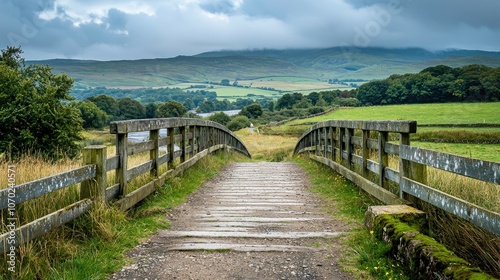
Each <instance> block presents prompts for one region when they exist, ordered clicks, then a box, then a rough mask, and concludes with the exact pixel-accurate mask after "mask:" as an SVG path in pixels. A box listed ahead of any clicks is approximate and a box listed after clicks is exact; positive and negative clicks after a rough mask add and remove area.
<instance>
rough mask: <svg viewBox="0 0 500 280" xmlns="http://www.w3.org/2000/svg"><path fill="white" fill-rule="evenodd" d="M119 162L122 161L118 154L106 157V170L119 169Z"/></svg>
mask: <svg viewBox="0 0 500 280" xmlns="http://www.w3.org/2000/svg"><path fill="white" fill-rule="evenodd" d="M119 162H120V159H119V158H118V156H113V157H110V158H108V159H106V171H111V170H115V169H117V168H118V164H119Z"/></svg>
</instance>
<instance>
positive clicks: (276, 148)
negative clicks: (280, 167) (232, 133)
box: [236, 129, 297, 161]
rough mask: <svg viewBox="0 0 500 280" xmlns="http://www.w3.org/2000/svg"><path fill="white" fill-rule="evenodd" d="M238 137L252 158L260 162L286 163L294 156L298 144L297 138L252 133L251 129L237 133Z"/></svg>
mask: <svg viewBox="0 0 500 280" xmlns="http://www.w3.org/2000/svg"><path fill="white" fill-rule="evenodd" d="M236 135H237V136H238V137H239V138H240V139H241V140H242V141H243V143H245V145H246V147H247V149H248V150H249V152H250V154H251V155H252V158H253V159H254V160H259V161H263V160H267V161H284V160H285V159H286V158H289V157H290V156H291V155H292V153H293V149H294V148H295V144H296V142H297V139H296V138H295V137H290V136H286V135H285V136H280V135H266V134H260V133H251V132H250V130H249V129H242V130H240V131H237V132H236Z"/></svg>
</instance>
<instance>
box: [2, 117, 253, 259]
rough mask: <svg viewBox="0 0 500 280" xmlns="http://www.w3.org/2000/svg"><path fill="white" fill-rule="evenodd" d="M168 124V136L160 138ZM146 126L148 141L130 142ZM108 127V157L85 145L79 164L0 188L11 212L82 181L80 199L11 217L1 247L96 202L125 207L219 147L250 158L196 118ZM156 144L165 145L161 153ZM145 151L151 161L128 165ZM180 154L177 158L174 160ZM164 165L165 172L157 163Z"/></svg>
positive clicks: (229, 137) (226, 134) (218, 128)
mask: <svg viewBox="0 0 500 280" xmlns="http://www.w3.org/2000/svg"><path fill="white" fill-rule="evenodd" d="M162 129H166V130H167V136H166V137H160V130H162ZM141 131H149V140H148V141H144V142H139V143H130V142H129V141H128V134H129V133H132V132H141ZM110 132H111V133H112V134H116V140H117V144H116V151H117V152H116V155H115V156H113V157H109V158H108V157H107V151H106V150H107V149H106V146H102V145H99V146H88V147H86V148H85V149H84V150H83V166H82V167H79V168H76V169H73V170H70V171H67V172H63V173H60V174H56V175H53V176H50V177H46V178H42V179H39V180H36V181H32V182H27V183H23V184H20V185H17V186H12V187H10V188H6V189H2V190H0V210H2V211H4V213H6V215H7V218H6V220H8V219H9V218H8V217H9V211H11V213H15V207H16V206H19V204H22V203H24V202H27V201H29V200H32V199H34V198H37V197H40V196H43V195H47V194H50V193H52V192H54V191H57V190H60V189H64V188H67V187H69V186H71V185H75V184H78V183H81V184H80V200H79V201H77V202H75V203H73V204H71V205H68V206H66V207H64V208H62V209H60V210H58V211H56V212H53V213H50V214H48V215H45V216H43V217H40V218H38V219H36V220H34V221H32V222H29V223H26V224H24V225H18V224H17V223H16V222H15V221H16V218H15V217H11V221H13V222H12V223H13V224H12V226H11V227H7V228H8V232H5V233H3V234H2V235H0V252H6V251H8V250H11V246H13V245H14V246H19V245H21V244H23V243H25V242H27V241H29V240H32V239H34V238H36V237H39V236H41V235H43V234H45V233H47V232H48V231H50V230H52V229H53V228H56V227H58V226H60V225H62V224H64V223H67V222H69V221H71V220H74V219H76V218H78V217H80V216H81V215H83V214H84V213H86V212H87V211H89V210H90V209H91V206H92V205H93V204H96V203H105V202H109V201H112V200H113V201H114V205H117V206H118V207H119V208H120V209H121V210H126V209H128V208H130V207H132V206H133V205H135V204H136V203H137V202H139V201H141V200H142V199H144V198H145V197H147V196H148V195H149V194H151V193H152V192H154V191H155V190H156V189H157V188H159V187H161V186H163V185H164V184H165V181H166V178H167V176H175V175H177V174H178V173H179V172H182V171H183V170H185V169H187V168H189V167H190V166H192V165H193V164H194V163H196V162H197V161H198V160H199V159H201V158H203V157H204V156H206V155H207V154H209V153H212V152H214V151H217V150H220V149H233V150H236V151H238V152H240V153H242V154H244V155H246V156H248V157H250V153H249V152H248V150H247V148H246V147H245V145H244V144H243V143H242V142H241V141H240V140H239V139H238V137H237V136H236V135H234V134H233V133H232V132H231V131H230V130H228V129H227V128H226V127H224V126H222V125H220V124H218V123H215V122H211V121H204V120H199V119H184V118H169V119H147V120H131V121H119V122H112V123H111V124H110ZM160 147H166V152H165V153H163V154H162V153H161V152H160ZM143 152H149V160H148V161H146V162H144V163H142V164H139V165H137V166H136V167H133V168H128V157H129V156H130V155H133V154H138V153H143ZM178 158H179V159H180V160H177V161H176V159H178ZM165 164H167V167H166V168H163V170H166V171H165V172H164V173H163V174H159V171H160V167H161V166H162V165H165ZM113 170H115V171H116V175H115V184H112V185H111V186H108V178H107V173H108V171H113ZM148 172H149V174H150V177H151V178H152V179H151V180H150V181H149V182H148V183H147V184H145V185H144V186H141V187H139V188H137V189H135V190H134V191H130V185H129V182H130V180H132V179H134V178H136V177H138V176H140V175H142V174H146V173H148Z"/></svg>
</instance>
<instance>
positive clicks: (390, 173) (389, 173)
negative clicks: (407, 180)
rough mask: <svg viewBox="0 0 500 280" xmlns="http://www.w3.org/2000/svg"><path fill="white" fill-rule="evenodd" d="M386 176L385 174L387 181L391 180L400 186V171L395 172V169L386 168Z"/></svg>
mask: <svg viewBox="0 0 500 280" xmlns="http://www.w3.org/2000/svg"><path fill="white" fill-rule="evenodd" d="M384 174H385V178H386V179H387V180H390V181H392V182H394V183H396V184H399V171H397V170H394V169H392V168H389V167H386V168H385V171H384Z"/></svg>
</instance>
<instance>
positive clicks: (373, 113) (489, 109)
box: [267, 102, 500, 162]
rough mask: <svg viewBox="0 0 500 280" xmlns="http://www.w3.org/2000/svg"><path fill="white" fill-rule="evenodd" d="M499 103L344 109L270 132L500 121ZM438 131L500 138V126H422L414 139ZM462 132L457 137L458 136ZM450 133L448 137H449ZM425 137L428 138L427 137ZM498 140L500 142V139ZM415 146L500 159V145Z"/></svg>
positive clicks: (291, 132)
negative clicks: (340, 123) (346, 123)
mask: <svg viewBox="0 0 500 280" xmlns="http://www.w3.org/2000/svg"><path fill="white" fill-rule="evenodd" d="M499 111H500V102H495V103H447V104H419V105H394V106H373V107H360V108H341V109H339V110H336V111H334V112H332V113H329V114H326V115H324V116H318V117H314V118H308V119H301V120H295V121H292V122H289V123H287V124H285V125H281V126H279V127H272V128H271V129H270V130H269V131H267V133H270V134H289V135H294V136H298V135H300V134H302V133H303V132H304V131H305V130H306V129H307V128H309V127H310V126H311V125H312V123H315V122H321V121H325V120H330V119H340V120H416V121H417V123H418V124H480V123H493V124H500V115H499V114H497V113H496V112H499ZM432 132H437V134H438V137H444V138H453V137H457V138H458V136H462V135H464V137H466V138H467V137H469V138H470V139H472V140H475V139H477V140H479V141H482V140H484V138H485V137H486V138H489V139H493V140H497V141H498V139H499V135H500V128H499V127H491V128H490V127H488V128H485V127H478V128H475V127H419V128H418V129H417V134H416V135H415V137H414V138H419V137H420V136H421V135H422V134H424V133H432ZM457 134H459V135H458V136H456V135H457ZM447 135H448V136H449V137H447ZM424 138H425V137H424ZM497 143H498V142H497ZM412 145H415V146H418V147H422V148H425V149H430V150H437V151H441V152H445V153H451V154H457V155H461V156H466V157H472V158H478V159H484V160H489V161H495V162H500V144H475V143H435V142H427V141H412Z"/></svg>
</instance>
